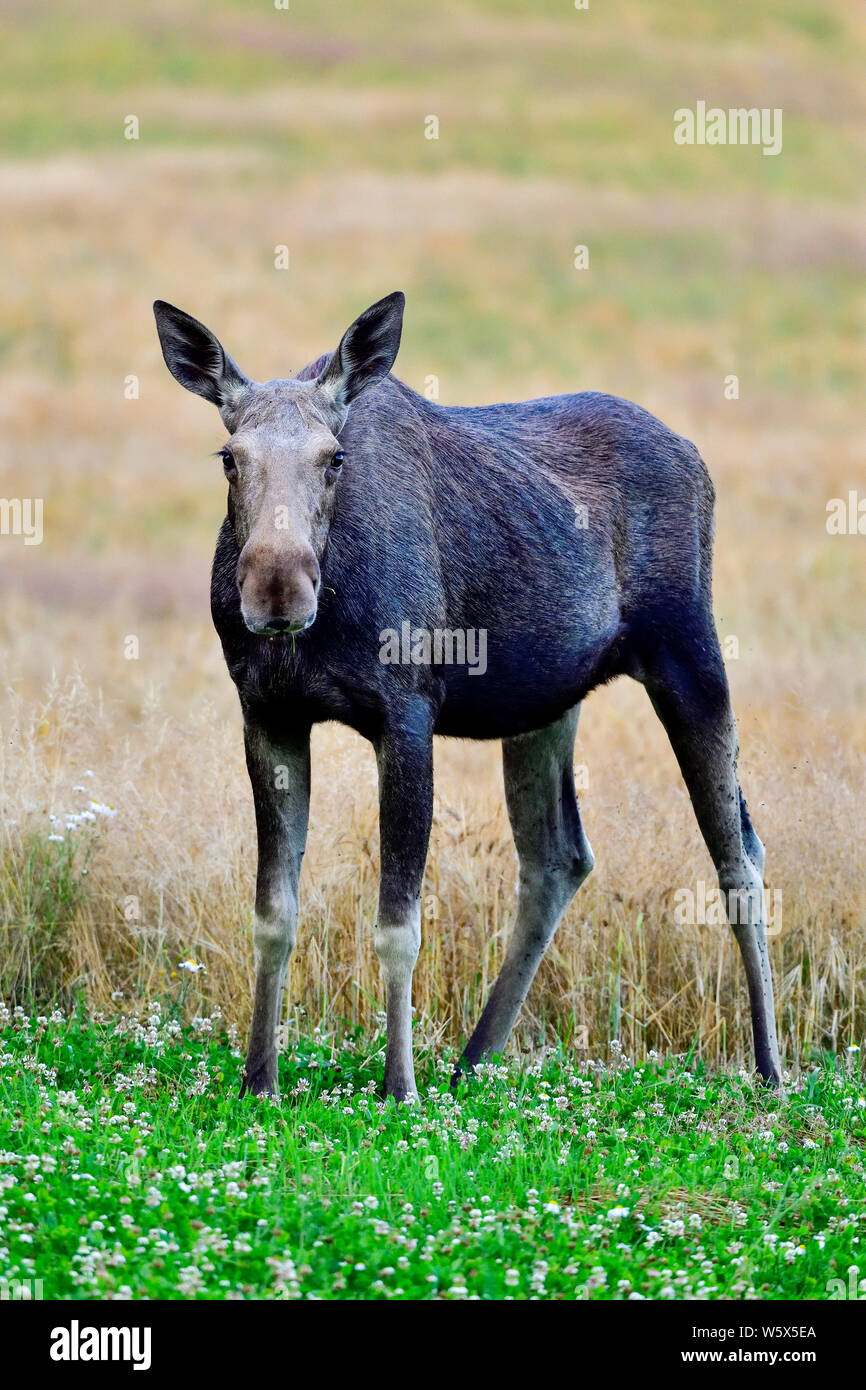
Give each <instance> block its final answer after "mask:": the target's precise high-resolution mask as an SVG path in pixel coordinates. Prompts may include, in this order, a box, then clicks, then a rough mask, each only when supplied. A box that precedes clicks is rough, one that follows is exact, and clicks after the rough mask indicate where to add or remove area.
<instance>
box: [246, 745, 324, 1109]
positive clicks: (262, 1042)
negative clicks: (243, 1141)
mask: <svg viewBox="0 0 866 1390" xmlns="http://www.w3.org/2000/svg"><path fill="white" fill-rule="evenodd" d="M245 740H246V753H247V770H248V772H249V775H250V782H251V783H252V788H253V800H254V802H255V809H256V830H257V832H258V841H259V865H258V874H257V877H256V909H255V914H254V917H253V945H254V947H255V961H256V992H255V999H254V1003H253V1022H252V1029H251V1031H250V1044H249V1049H248V1052H247V1062H246V1067H245V1069H244V1080H243V1085H242V1086H241V1095H244V1093H245V1092H246V1091H250V1092H252V1094H253V1095H272V1096H275V1095H279V1082H278V1079H277V1030H278V1028H279V1023H280V1012H281V1006H282V998H283V984H284V982H285V978H286V969H287V967H288V964H289V956H290V955H291V952H292V948H293V946H294V944H295V939H296V937H297V931H298V879H299V878H300V873H301V859H302V858H303V853H304V846H305V844H306V839H307V820H308V816H309V806H310V736H309V730H306V731H304V733H303V734H299V735H297V736H296V737H293V738H291V739H286V740H281V741H280V743H279V744H275V743H272V742H271V740H270V739H269V738H268V737H267V735H266V734H264V733H263V731H262V730H260V729H257V728H255V727H253V726H250V725H247V728H246V731H245Z"/></svg>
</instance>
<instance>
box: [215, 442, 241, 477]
mask: <svg viewBox="0 0 866 1390" xmlns="http://www.w3.org/2000/svg"><path fill="white" fill-rule="evenodd" d="M219 456H220V458H221V459H222V461H223V470H224V472H225V475H226V477H227V478H236V477H237V476H238V467H237V464H236V463H235V457H234V454H233V453H232V452H231V450H230V449H220V451H219Z"/></svg>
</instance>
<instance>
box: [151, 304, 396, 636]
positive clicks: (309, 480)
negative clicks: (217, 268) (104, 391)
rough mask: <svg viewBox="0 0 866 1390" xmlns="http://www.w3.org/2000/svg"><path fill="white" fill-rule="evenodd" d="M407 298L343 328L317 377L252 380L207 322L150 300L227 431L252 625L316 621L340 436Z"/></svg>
mask: <svg viewBox="0 0 866 1390" xmlns="http://www.w3.org/2000/svg"><path fill="white" fill-rule="evenodd" d="M403 305H404V297H403V295H402V294H400V293H399V292H398V293H396V294H392V295H388V296H387V298H385V299H382V300H380V301H379V302H378V303H377V304H374V305H372V306H371V308H369V309H367V310H366V311H365V312H364V313H363V314H362V315H361V316H360V318H358V319H356V320H355V322H354V323H353V324H352V325H351V327H350V328H349V329H347V331H346V333H345V334H344V335H343V338H342V340H341V342H340V346H339V347H338V348H337V350H336V352H335V353H334V354H333V355H332V356H331V358H330V359H329V361H328V363H327V365H326V366H325V367H324V369H323V370H322V372H321V374H320V375H319V377H318V378H317V379H316V380H314V381H297V380H291V379H290V380H285V381H268V382H265V383H259V382H254V381H250V380H249V378H247V377H246V376H244V374H243V373H242V372H241V370H240V368H239V367H238V366H237V365H236V363H235V362H233V361H232V359H231V358H230V357H229V356H228V354H227V353H226V352H225V351H224V349H223V347H222V345H221V344H220V343H219V341H218V340H217V339H216V338H215V337H214V335H213V334H212V333H211V332H210V330H209V329H207V328H205V327H204V325H203V324H200V323H199V322H198V321H197V320H196V319H193V318H190V316H189V315H188V314H184V313H183V312H182V311H181V310H180V309H175V308H174V307H173V306H172V305H170V304H166V303H165V302H164V301H162V300H157V302H156V304H155V305H154V313H155V315H156V323H157V331H158V332H159V338H160V343H161V345H162V351H163V356H164V357H165V361H166V364H167V366H168V368H169V371H170V372H171V373H172V375H173V376H174V377H175V378H176V380H177V381H179V382H180V383H181V385H182V386H185V387H186V388H187V390H190V391H194V392H195V393H196V394H197V395H200V396H204V397H205V399H206V400H209V401H211V402H212V403H213V404H214V405H216V406H217V407H218V409H219V412H220V415H221V417H222V420H223V423H224V425H225V426H226V428H227V430H228V431H229V436H228V438H227V439H226V441H225V443H224V445H223V447H222V449H221V450H220V451H219V452H220V455H221V457H222V461H223V467H224V469H225V473H226V477H227V478H228V481H229V518H230V520H231V523H232V525H233V527H234V530H235V535H236V537H237V542H238V548H239V550H240V558H239V561H238V573H237V581H238V589H239V591H240V600H241V613H242V615H243V619H244V622H245V623H246V625H247V627H248V628H249V630H250V632H255V633H258V634H262V635H265V636H276V635H279V634H281V633H297V632H302V631H303V630H304V629H305V628H308V627H309V626H310V624H311V623H312V622H314V621H315V617H316V607H317V602H318V594H319V588H320V585H321V576H320V573H319V560H320V558H321V556H322V553H323V551H324V548H325V542H326V540H327V537H328V530H329V527H330V524H331V518H332V516H333V513H334V505H335V500H336V493H337V488H338V485H339V478H340V475H341V473H342V471H343V467H344V462H345V466H346V467H350V466H351V460H348V459H345V457H344V453H343V450H342V448H341V446H340V440H339V434H340V431H341V430H342V428H343V425H344V424H345V422H346V416H347V413H348V410H349V406H350V405H351V403H352V401H353V400H355V399H356V397H357V396H359V395H360V393H361V392H362V391H363V390H365V389H366V388H367V387H368V386H371V385H373V383H374V382H376V381H379V380H380V379H381V378H382V377H383V376H386V375H387V373H388V372H389V371H390V370H391V366H392V364H393V362H394V358H395V357H396V355H397V350H398V348H399V346H400V332H401V327H402V318H403Z"/></svg>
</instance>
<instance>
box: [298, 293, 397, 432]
mask: <svg viewBox="0 0 866 1390" xmlns="http://www.w3.org/2000/svg"><path fill="white" fill-rule="evenodd" d="M405 303H406V296H405V295H404V294H403V293H402V292H401V291H400V290H397V291H396V293H395V294H389V295H386V296H385V298H384V299H380V300H379V302H378V303H377V304H371V306H370V308H369V309H365V310H364V312H363V314H362V315H361V317H360V318H357V319H355V322H354V323H353V324H352V326H351V327H350V328H347V329H346V332H345V333H344V334H343V338H342V341H341V342H340V346H339V347H338V348H337V351H336V352H335V353H334V355H333V356H332V358H331V360H330V362H329V363H328V365H327V367H325V369H324V371H323V372H322V374H321V376H320V377H319V378H318V381H317V383H316V384H317V385H318V386H320V387H321V388H322V389H323V390H324V391H327V393H328V395H329V396H331V397H332V398H333V400H334V403H335V405H336V406H337V407H338V408H339V409H340V410H343V411H345V410H346V409H347V408H348V407H349V406H350V405H351V403H352V401H353V400H354V399H355V397H356V396H359V395H360V394H361V392H362V391H364V390H366V388H367V387H368V386H372V384H373V382H375V381H380V380H381V379H382V377H383V376H387V375H388V373H389V372H390V370H391V368H392V367H393V365H394V358H395V357H396V356H397V352H398V350H399V347H400V334H401V332H402V329H403V308H404V306H405Z"/></svg>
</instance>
